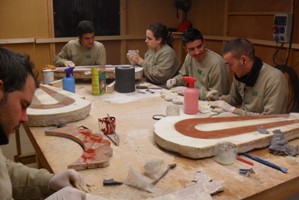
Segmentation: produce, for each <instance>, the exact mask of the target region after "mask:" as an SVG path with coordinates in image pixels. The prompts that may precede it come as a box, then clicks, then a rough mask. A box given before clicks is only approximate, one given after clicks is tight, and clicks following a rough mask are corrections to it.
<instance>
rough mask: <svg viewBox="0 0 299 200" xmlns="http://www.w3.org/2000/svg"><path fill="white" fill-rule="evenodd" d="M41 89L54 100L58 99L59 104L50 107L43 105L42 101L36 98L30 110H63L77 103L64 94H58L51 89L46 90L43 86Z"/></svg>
mask: <svg viewBox="0 0 299 200" xmlns="http://www.w3.org/2000/svg"><path fill="white" fill-rule="evenodd" d="M40 89H42V90H43V91H44V92H46V93H47V94H49V95H50V96H51V97H52V98H54V99H56V100H57V103H56V104H49V105H45V104H41V103H40V101H39V100H38V99H37V98H36V97H35V96H34V98H33V100H32V103H31V105H30V108H33V109H52V108H61V107H65V106H68V105H71V104H73V103H74V102H75V100H74V99H72V98H70V97H68V96H66V95H64V94H61V93H58V92H56V91H54V90H51V89H50V88H46V87H44V86H42V85H41V86H40Z"/></svg>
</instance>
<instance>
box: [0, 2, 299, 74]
mask: <svg viewBox="0 0 299 200" xmlns="http://www.w3.org/2000/svg"><path fill="white" fill-rule="evenodd" d="M120 3H121V10H120V16H121V36H117V37H101V38H97V39H99V40H100V41H102V42H103V43H104V45H105V46H106V50H107V63H109V64H120V63H122V64H124V63H128V61H127V59H126V52H127V50H129V49H139V50H140V55H144V53H145V51H146V50H147V47H146V45H145V43H144V37H145V30H146V28H147V27H148V26H149V24H150V23H153V22H162V23H164V24H166V25H167V26H168V27H172V28H177V27H178V25H179V23H180V20H181V19H182V12H179V17H178V18H177V10H176V8H175V6H174V1H173V0H163V1H161V0H151V1H148V0H120ZM291 11H292V0H279V1H277V0H263V1H260V0H200V1H199V0H194V1H192V7H191V9H190V11H189V12H188V13H187V18H188V19H189V20H190V21H191V22H192V24H193V27H195V28H198V29H199V30H200V31H201V32H202V33H203V34H204V37H205V40H206V44H207V48H209V49H211V50H213V51H215V52H218V53H221V48H222V44H223V41H226V40H228V39H231V38H234V37H239V36H243V37H246V38H249V39H250V40H251V41H253V43H254V44H255V45H256V49H257V50H256V53H257V55H258V56H259V57H261V58H262V59H263V60H265V61H266V62H267V63H269V64H273V61H272V56H273V54H274V52H275V43H274V42H273V40H272V23H273V15H274V14H275V13H289V12H291ZM297 19H299V7H298V5H296V7H295V27H294V40H293V42H294V44H293V47H294V49H293V50H291V55H290V59H289V65H290V66H291V67H293V68H294V69H295V71H297V73H298V71H299V64H298V63H299V24H298V22H297ZM0 30H1V31H0V43H2V44H5V46H7V47H8V48H10V49H12V50H15V51H18V52H24V53H27V54H29V55H30V56H31V58H32V59H33V62H34V63H35V65H36V66H37V67H38V68H40V67H42V66H43V65H44V64H50V63H52V60H53V57H54V55H55V54H56V53H58V52H59V51H60V49H61V48H62V46H63V44H65V43H66V42H67V41H68V39H67V38H66V39H62V40H63V41H58V40H57V39H53V37H54V36H53V13H52V0H44V1H40V0H27V1H23V0H14V1H10V0H2V1H1V6H0ZM176 37H177V38H176V40H175V43H174V49H175V50H176V52H177V54H178V58H179V59H180V60H181V61H183V59H184V57H185V55H186V53H185V51H184V50H183V48H182V45H181V43H180V36H176ZM7 39H8V40H7ZM9 39H14V40H9ZM29 39H30V41H29ZM6 40H7V41H8V42H7V41H6ZM22 40H23V41H24V43H23V42H22ZM285 46H287V45H285ZM281 57H286V54H285V55H284V54H282V55H281ZM282 59H283V58H282ZM40 69H41V68H40ZM40 69H39V70H40Z"/></svg>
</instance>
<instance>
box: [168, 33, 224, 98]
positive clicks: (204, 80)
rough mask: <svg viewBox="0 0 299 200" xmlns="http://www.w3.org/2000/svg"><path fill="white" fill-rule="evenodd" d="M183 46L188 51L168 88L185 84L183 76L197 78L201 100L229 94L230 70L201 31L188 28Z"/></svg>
mask: <svg viewBox="0 0 299 200" xmlns="http://www.w3.org/2000/svg"><path fill="white" fill-rule="evenodd" d="M182 43H183V47H184V49H185V50H186V52H187V53H188V54H187V55H186V57H185V61H184V63H183V66H182V68H181V70H180V71H179V75H177V76H175V77H174V78H172V79H169V80H168V81H167V82H166V86H167V87H168V88H172V87H175V86H180V85H184V80H183V76H192V77H194V78H195V79H196V82H195V88H197V89H198V90H199V95H200V97H199V98H200V99H201V100H212V99H214V98H218V97H219V96H218V95H223V94H228V93H229V89H230V81H229V72H228V71H227V69H226V68H225V63H224V60H223V58H222V57H221V56H220V55H219V54H217V53H215V52H213V51H211V50H209V49H207V48H206V47H205V41H204V38H203V35H202V34H201V32H200V31H199V30H197V29H195V28H188V29H186V30H185V31H184V32H183V35H182Z"/></svg>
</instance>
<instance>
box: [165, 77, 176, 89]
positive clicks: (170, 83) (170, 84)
mask: <svg viewBox="0 0 299 200" xmlns="http://www.w3.org/2000/svg"><path fill="white" fill-rule="evenodd" d="M175 85H176V79H175V78H172V79H168V80H167V82H166V87H167V88H172V87H174V86H175Z"/></svg>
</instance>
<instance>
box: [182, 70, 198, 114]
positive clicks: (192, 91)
mask: <svg viewBox="0 0 299 200" xmlns="http://www.w3.org/2000/svg"><path fill="white" fill-rule="evenodd" d="M183 79H184V81H185V84H188V85H189V88H187V89H185V90H184V113H185V114H189V115H194V114H197V113H198V98H199V92H198V90H197V89H196V88H194V83H195V81H196V79H195V78H193V77H191V76H184V77H183Z"/></svg>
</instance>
